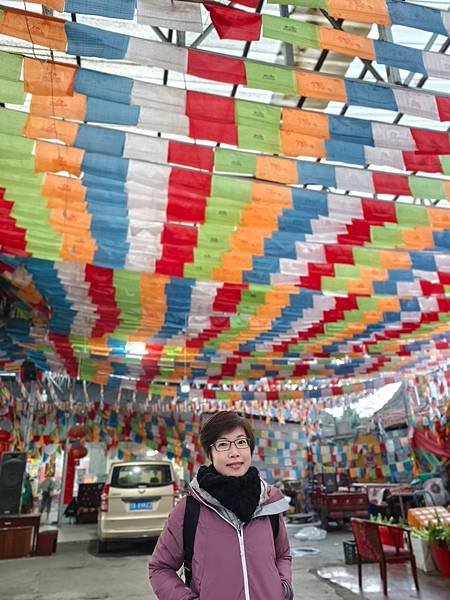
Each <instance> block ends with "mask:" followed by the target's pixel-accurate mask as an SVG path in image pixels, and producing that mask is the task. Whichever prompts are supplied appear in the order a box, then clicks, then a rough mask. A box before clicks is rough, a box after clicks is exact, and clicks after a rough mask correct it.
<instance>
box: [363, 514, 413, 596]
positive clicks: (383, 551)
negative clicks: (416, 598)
mask: <svg viewBox="0 0 450 600" xmlns="http://www.w3.org/2000/svg"><path fill="white" fill-rule="evenodd" d="M351 524H352V530H353V535H354V537H355V542H356V548H357V550H358V581H359V587H360V588H362V562H363V561H369V562H377V563H379V565H380V575H381V579H382V581H383V592H384V595H385V596H386V595H387V568H386V567H387V565H388V564H389V563H404V562H410V563H411V569H412V574H413V578H414V584H415V586H416V589H417V591H419V581H418V579H417V568H416V560H415V558H414V554H413V551H412V546H411V536H410V533H409V530H408V529H404V528H400V529H402V531H403V532H404V535H405V534H406V536H407V539H406V541H407V545H406V548H400V547H399V545H394V546H383V544H382V543H381V539H380V529H379V528H380V526H382V527H388V528H392V529H395V530H396V531H397V532H398V529H399V527H398V526H396V525H386V524H385V523H382V524H380V523H374V522H373V521H366V520H364V519H352V520H351ZM392 538H393V540H395V539H396V536H395V535H393V536H392Z"/></svg>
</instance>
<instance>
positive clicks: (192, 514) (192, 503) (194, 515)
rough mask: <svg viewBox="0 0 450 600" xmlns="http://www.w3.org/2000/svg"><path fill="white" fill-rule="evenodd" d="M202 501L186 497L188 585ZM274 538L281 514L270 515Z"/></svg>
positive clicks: (184, 545)
mask: <svg viewBox="0 0 450 600" xmlns="http://www.w3.org/2000/svg"><path fill="white" fill-rule="evenodd" d="M199 515H200V502H198V500H196V499H195V498H194V497H193V496H190V495H189V496H187V497H186V508H185V511H184V519H183V550H184V562H183V566H184V579H185V583H186V585H187V586H188V587H190V585H191V581H192V557H193V556H194V542H195V532H196V531H197V523H198V517H199ZM269 519H270V525H271V526H272V533H273V539H274V540H276V538H277V535H278V531H279V529H280V515H278V514H277V515H269Z"/></svg>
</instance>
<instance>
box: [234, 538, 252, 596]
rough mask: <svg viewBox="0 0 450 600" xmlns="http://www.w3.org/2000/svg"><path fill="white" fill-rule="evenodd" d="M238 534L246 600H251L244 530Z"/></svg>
mask: <svg viewBox="0 0 450 600" xmlns="http://www.w3.org/2000/svg"><path fill="white" fill-rule="evenodd" d="M237 534H238V538H239V550H240V554H241V563H242V574H243V575H244V595H245V600H250V590H249V588H248V572H247V561H246V559H245V546H244V530H243V529H239V530H238V532H237Z"/></svg>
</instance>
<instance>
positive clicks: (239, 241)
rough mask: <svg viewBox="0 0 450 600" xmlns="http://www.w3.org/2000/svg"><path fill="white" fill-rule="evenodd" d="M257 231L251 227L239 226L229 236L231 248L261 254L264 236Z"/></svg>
mask: <svg viewBox="0 0 450 600" xmlns="http://www.w3.org/2000/svg"><path fill="white" fill-rule="evenodd" d="M259 233H260V232H259V231H255V230H254V229H253V228H251V227H240V228H239V229H238V230H237V231H235V232H234V233H233V235H232V236H231V239H230V245H231V249H232V250H234V251H238V252H249V253H251V254H253V255H258V256H262V255H263V253H264V238H263V237H261V235H259ZM269 233H270V231H269Z"/></svg>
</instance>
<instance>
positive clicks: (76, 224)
mask: <svg viewBox="0 0 450 600" xmlns="http://www.w3.org/2000/svg"><path fill="white" fill-rule="evenodd" d="M91 219H92V216H91V215H90V214H89V213H86V212H79V211H75V210H72V209H53V210H52V212H51V215H50V223H51V224H52V225H54V226H55V227H54V229H56V230H58V231H61V232H67V233H70V231H73V232H74V233H75V230H77V229H81V230H84V231H89V228H90V225H91Z"/></svg>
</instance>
